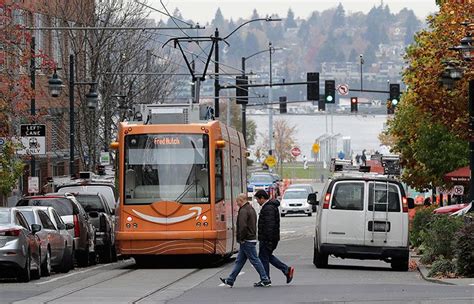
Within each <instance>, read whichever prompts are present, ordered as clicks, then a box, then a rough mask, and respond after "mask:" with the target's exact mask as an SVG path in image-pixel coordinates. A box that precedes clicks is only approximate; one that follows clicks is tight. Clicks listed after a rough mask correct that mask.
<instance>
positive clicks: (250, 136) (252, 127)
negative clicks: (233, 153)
mask: <svg viewBox="0 0 474 304" xmlns="http://www.w3.org/2000/svg"><path fill="white" fill-rule="evenodd" d="M230 105H231V107H230V125H231V126H232V127H233V128H235V129H236V130H237V131H239V132H241V131H242V113H241V109H242V107H241V106H240V105H238V104H236V103H235V100H231V101H230ZM228 106H229V102H222V101H221V102H220V106H219V107H220V109H221V110H220V115H219V120H220V121H222V122H223V123H226V122H227V113H228V111H227V107H228ZM256 132H257V125H256V124H255V121H253V120H252V119H249V118H248V117H247V147H248V146H252V145H254V144H255V137H256V135H257V134H256Z"/></svg>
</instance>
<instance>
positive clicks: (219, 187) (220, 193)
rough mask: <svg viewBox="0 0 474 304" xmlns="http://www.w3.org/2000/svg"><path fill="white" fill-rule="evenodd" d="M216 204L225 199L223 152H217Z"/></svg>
mask: <svg viewBox="0 0 474 304" xmlns="http://www.w3.org/2000/svg"><path fill="white" fill-rule="evenodd" d="M215 171H216V172H215V178H216V202H219V201H221V200H223V199H224V178H223V177H224V174H223V164H222V151H221V150H216V170H215Z"/></svg>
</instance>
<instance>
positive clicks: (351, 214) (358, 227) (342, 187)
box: [323, 181, 365, 245]
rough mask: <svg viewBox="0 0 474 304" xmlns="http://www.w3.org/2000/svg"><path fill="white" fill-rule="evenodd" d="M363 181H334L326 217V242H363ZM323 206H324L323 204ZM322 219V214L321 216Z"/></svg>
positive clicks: (359, 243)
mask: <svg viewBox="0 0 474 304" xmlns="http://www.w3.org/2000/svg"><path fill="white" fill-rule="evenodd" d="M364 192H365V183H364V181H339V182H336V183H335V185H334V187H333V191H332V195H331V200H330V206H328V210H325V211H327V212H326V213H327V217H326V225H325V226H326V237H327V239H326V242H325V243H329V244H346V245H347V244H350V245H363V244H364V237H365V236H364V233H365V229H364V224H365V212H364ZM323 208H325V207H324V206H323ZM323 219H324V216H323Z"/></svg>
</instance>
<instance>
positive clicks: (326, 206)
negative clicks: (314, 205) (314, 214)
mask: <svg viewBox="0 0 474 304" xmlns="http://www.w3.org/2000/svg"><path fill="white" fill-rule="evenodd" d="M330 200H331V193H326V196H325V197H324V204H323V209H329V201H330Z"/></svg>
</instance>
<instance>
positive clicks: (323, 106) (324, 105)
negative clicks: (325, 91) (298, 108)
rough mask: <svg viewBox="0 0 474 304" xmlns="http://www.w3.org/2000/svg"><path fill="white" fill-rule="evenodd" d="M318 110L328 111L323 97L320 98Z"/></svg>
mask: <svg viewBox="0 0 474 304" xmlns="http://www.w3.org/2000/svg"><path fill="white" fill-rule="evenodd" d="M318 111H326V103H325V102H324V99H323V98H320V99H319V100H318Z"/></svg>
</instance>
